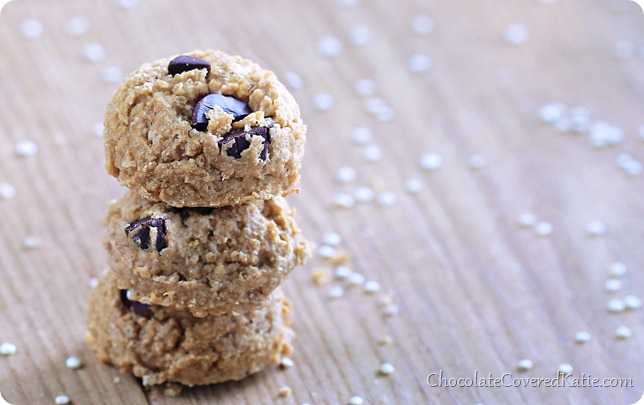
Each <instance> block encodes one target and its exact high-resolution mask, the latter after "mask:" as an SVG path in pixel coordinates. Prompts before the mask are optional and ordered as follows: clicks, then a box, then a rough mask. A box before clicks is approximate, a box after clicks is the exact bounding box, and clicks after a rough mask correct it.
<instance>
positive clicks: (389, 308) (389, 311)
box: [382, 304, 400, 317]
mask: <svg viewBox="0 0 644 405" xmlns="http://www.w3.org/2000/svg"><path fill="white" fill-rule="evenodd" d="M399 312H400V308H399V307H398V305H396V304H388V305H386V306H385V307H384V308H383V310H382V313H383V314H384V315H385V316H388V317H391V316H394V315H398V313H399Z"/></svg>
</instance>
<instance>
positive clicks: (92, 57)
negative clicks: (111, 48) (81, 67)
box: [83, 42, 106, 62]
mask: <svg viewBox="0 0 644 405" xmlns="http://www.w3.org/2000/svg"><path fill="white" fill-rule="evenodd" d="M83 56H84V57H85V59H86V60H88V61H90V62H100V61H102V60H103V59H105V56H106V52H105V48H104V47H103V45H101V44H99V43H97V42H90V43H88V44H86V45H85V47H84V48H83Z"/></svg>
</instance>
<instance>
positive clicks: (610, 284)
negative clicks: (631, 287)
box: [604, 278, 623, 293]
mask: <svg viewBox="0 0 644 405" xmlns="http://www.w3.org/2000/svg"><path fill="white" fill-rule="evenodd" d="M622 286H623V283H622V280H619V279H616V278H611V279H608V280H606V282H605V283H604V291H606V292H607V293H613V292H617V291H619V290H621V289H622Z"/></svg>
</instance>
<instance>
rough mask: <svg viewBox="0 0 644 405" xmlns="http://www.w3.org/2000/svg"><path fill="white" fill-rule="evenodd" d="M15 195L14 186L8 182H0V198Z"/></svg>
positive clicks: (5, 198)
mask: <svg viewBox="0 0 644 405" xmlns="http://www.w3.org/2000/svg"><path fill="white" fill-rule="evenodd" d="M15 196H16V187H14V186H13V184H9V183H0V200H11V199H13V198H14V197H15Z"/></svg>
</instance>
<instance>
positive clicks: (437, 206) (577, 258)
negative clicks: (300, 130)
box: [0, 0, 644, 405]
mask: <svg viewBox="0 0 644 405" xmlns="http://www.w3.org/2000/svg"><path fill="white" fill-rule="evenodd" d="M340 3H341V2H338V1H333V0H322V1H317V2H313V1H295V0H291V1H289V0H277V1H272V2H260V1H252V2H251V1H246V2H239V1H232V0H224V1H216V2H215V1H206V0H190V1H181V2H179V1H169V0H155V1H152V0H140V1H139V2H138V4H137V5H136V6H135V7H133V8H129V9H123V8H120V7H118V5H117V3H116V2H114V1H103V0H102V1H92V2H89V1H71V0H65V1H61V0H58V1H45V0H18V1H14V2H12V3H11V4H10V5H8V6H7V7H6V8H5V9H4V10H3V11H2V14H1V16H0V55H1V56H2V57H1V61H0V97H1V99H2V108H1V109H0V140H1V145H2V146H1V147H0V183H11V184H13V185H14V186H15V187H16V189H17V194H16V197H15V198H13V199H9V200H6V201H2V200H0V213H1V215H2V220H1V221H0V238H1V241H0V242H1V243H0V263H1V264H0V271H1V272H0V275H1V287H0V325H1V326H0V341H2V342H13V343H15V344H16V345H17V348H18V351H17V353H16V354H14V355H12V356H8V357H0V392H2V395H3V396H4V397H5V398H6V399H7V400H9V402H11V403H13V404H20V405H22V404H30V405H31V404H52V403H53V402H54V397H55V396H56V395H59V394H63V393H64V394H66V395H68V396H69V397H70V398H71V399H72V400H73V403H74V404H128V405H131V404H135V405H136V404H147V403H152V404H168V405H169V404H214V403H230V404H237V403H247V404H260V403H276V404H301V403H305V402H308V403H311V404H345V403H347V402H348V401H349V398H350V397H351V396H352V395H360V396H362V397H363V398H364V400H365V403H368V404H380V403H391V404H418V403H432V404H446V403H456V404H474V403H485V404H510V403H512V404H517V403H529V404H537V403H549V404H582V403H583V404H591V403H597V404H608V403H611V404H631V403H634V402H635V401H636V400H637V399H638V398H639V397H640V395H641V393H642V392H643V391H644V381H643V378H644V354H643V353H644V322H643V320H644V317H643V315H642V310H641V309H639V310H633V311H627V312H626V313H623V314H610V313H609V312H607V309H606V307H607V302H608V300H609V298H612V297H613V296H614V297H623V296H624V295H627V294H633V295H636V296H639V297H640V298H644V272H642V269H643V268H644V249H643V248H642V246H644V216H643V213H644V199H643V198H642V196H643V192H644V183H643V182H644V176H641V175H640V176H627V175H625V174H624V173H623V172H622V171H621V170H620V169H619V168H618V167H617V165H616V163H615V160H616V158H617V156H618V155H619V154H620V153H629V154H631V155H632V156H633V157H634V158H636V159H639V160H640V161H644V142H640V141H638V140H637V135H636V129H637V127H638V126H639V125H642V124H644V117H643V116H642V111H643V110H644V75H642V71H643V69H644V59H643V56H642V55H640V56H638V55H637V53H638V52H639V53H640V54H641V51H642V50H641V49H640V47H641V46H642V45H644V15H643V13H642V11H641V9H639V8H638V6H637V5H636V4H635V3H632V2H630V1H627V0H614V1H612V0H611V1H609V0H597V1H592V2H589V1H582V0H566V1H558V2H556V3H554V4H550V5H547V4H542V3H540V2H539V1H537V0H530V1H527V0H526V1H511V0H499V1H494V2H489V1H473V0H468V1H458V2H457V1H420V0H405V1H396V2H393V1H386V0H362V1H361V2H359V4H358V5H357V6H355V7H343V6H341V5H340ZM419 13H427V14H429V15H431V17H432V18H433V19H434V21H435V31H434V32H433V33H432V34H431V35H429V36H427V37H422V36H419V35H417V34H414V32H413V31H412V29H411V25H410V24H411V20H412V18H413V17H414V15H416V14H419ZM73 16H86V17H87V18H88V19H89V21H90V29H89V31H88V32H87V33H86V34H84V35H82V36H79V37H70V36H69V35H67V34H66V33H65V28H64V26H65V23H66V21H68V20H69V19H70V18H71V17H73ZM29 18H35V19H37V20H39V21H41V22H42V25H43V29H44V32H43V35H42V36H41V37H39V38H35V39H27V38H24V36H23V35H22V34H21V28H20V27H21V23H22V22H23V21H25V20H26V19H29ZM515 23H517V24H523V25H524V26H526V27H527V28H528V30H529V33H530V38H529V40H528V42H527V43H526V44H525V45H521V46H512V45H509V44H508V43H506V41H505V40H504V39H503V33H504V31H505V30H506V28H507V27H508V26H509V25H511V24H515ZM357 26H366V27H369V28H370V29H371V30H372V32H373V38H372V40H371V42H370V43H369V44H367V45H365V46H362V47H358V46H355V45H352V44H351V43H350V41H349V39H348V38H349V32H350V30H351V29H352V28H354V27H357ZM324 35H335V36H337V37H339V38H340V39H341V40H342V41H343V43H344V50H343V52H342V53H341V54H340V55H339V56H338V57H336V58H332V59H324V58H322V57H320V56H319V55H318V54H317V51H316V42H317V40H318V39H319V38H321V37H322V36H324ZM618 41H629V42H630V43H632V44H634V46H635V47H636V49H635V53H636V54H635V56H634V57H633V58H631V59H628V60H618V59H616V58H615V57H614V49H615V44H616V43H617V42H618ZM90 42H96V43H100V44H102V45H103V46H104V48H105V51H106V55H107V56H106V58H105V60H103V61H100V62H98V63H91V62H89V61H86V60H85V59H84V58H83V48H84V46H85V44H87V43H90ZM203 48H219V49H222V50H224V51H227V52H230V53H237V54H240V55H243V56H245V57H248V58H250V59H253V60H255V61H257V62H259V63H260V64H262V65H264V66H265V67H268V68H270V69H272V70H274V71H275V72H276V73H277V74H278V75H280V76H282V77H283V76H284V74H285V73H286V72H289V71H293V72H297V73H298V74H300V75H301V76H302V78H303V80H304V87H303V88H302V89H299V90H293V93H294V95H295V96H296V98H297V99H298V101H299V102H300V105H301V108H302V113H303V117H304V119H305V121H306V123H307V124H308V126H309V137H308V142H307V151H306V159H305V163H304V167H303V170H302V174H303V178H302V184H301V189H302V192H301V193H300V194H299V195H294V196H291V197H289V198H290V200H291V201H292V203H293V204H294V205H295V206H296V207H297V208H298V216H299V221H300V223H301V227H302V228H303V230H304V232H305V233H306V235H308V237H309V238H310V239H311V240H313V241H315V242H320V241H321V240H322V238H323V236H324V234H325V233H327V232H331V231H334V232H338V233H340V234H341V235H342V237H343V242H342V246H341V249H342V250H345V251H346V252H348V253H349V256H350V260H349V262H348V263H347V265H348V266H350V267H352V268H353V269H354V270H355V271H358V272H360V273H362V274H363V275H364V276H365V277H366V278H367V279H369V280H376V281H378V282H380V283H381V285H382V286H383V291H381V292H379V293H377V294H375V295H367V294H365V293H364V292H363V291H362V290H361V288H353V289H349V288H347V289H346V290H345V295H344V296H343V297H341V298H337V299H335V300H331V299H329V298H328V297H327V292H328V291H329V289H330V288H332V287H333V286H336V285H342V283H340V282H337V281H335V282H331V283H329V284H325V285H322V286H316V285H314V284H313V283H312V282H311V274H312V272H313V271H315V269H317V268H320V267H324V266H326V264H325V262H324V260H322V259H320V258H316V259H315V260H312V261H311V263H310V264H309V265H307V266H306V267H305V268H301V269H298V270H296V271H295V272H294V273H293V274H292V276H291V277H290V278H289V280H288V281H287V282H286V283H285V284H284V286H285V289H286V292H287V293H288V294H289V295H290V297H291V298H292V300H293V302H294V322H295V323H294V325H295V329H296V331H297V333H298V339H297V341H296V352H295V353H294V355H293V360H294V361H295V366H294V367H292V368H290V369H287V370H279V369H277V368H271V369H268V370H266V371H264V372H262V373H260V374H259V375H256V376H253V377H250V378H248V379H247V380H245V381H242V382H238V383H227V384H220V385H216V386H208V387H200V388H195V389H189V390H185V391H184V393H183V394H182V395H181V397H179V398H164V397H163V395H162V394H161V393H160V392H159V391H158V390H152V391H145V390H144V389H142V388H141V386H140V384H139V382H138V381H137V380H135V379H134V378H132V377H129V376H118V374H117V372H116V371H115V370H114V369H113V368H111V367H110V366H107V365H104V364H101V363H99V362H98V361H97V360H96V359H95V358H94V356H93V354H92V353H91V351H90V350H89V349H88V347H87V346H86V344H85V343H84V333H85V312H86V297H87V294H88V292H89V290H90V285H89V280H90V278H91V277H94V276H97V275H98V274H100V273H101V272H102V271H103V270H104V269H105V263H106V255H105V252H104V251H103V248H102V246H101V239H102V236H103V229H102V224H101V221H102V217H103V214H104V212H105V209H106V205H107V202H108V201H109V200H110V199H112V198H114V197H116V196H118V195H120V194H121V193H122V192H123V191H124V190H123V189H122V188H121V187H119V186H118V184H117V182H116V181H115V180H114V179H113V178H111V177H109V176H108V175H107V174H105V172H104V170H103V149H102V141H101V138H100V137H98V136H96V135H94V134H93V127H94V125H95V124H96V123H97V122H100V121H101V120H102V119H103V113H104V109H105V105H106V103H107V101H108V100H109V97H110V95H111V93H112V92H113V91H114V90H115V88H116V84H108V83H106V82H105V81H104V80H103V79H102V78H101V74H102V71H103V69H105V68H106V67H108V66H116V67H118V68H120V69H122V70H123V72H125V73H127V72H130V71H132V70H133V69H135V68H136V67H137V66H138V65H140V64H141V63H143V62H146V61H152V60H155V59H157V58H160V57H164V56H167V55H171V54H176V53H181V52H183V51H187V50H191V49H203ZM417 52H420V53H426V54H427V55H429V56H430V57H431V60H432V63H433V64H432V68H431V69H430V71H429V72H427V73H424V74H414V73H411V72H410V70H409V68H408V66H407V60H408V58H409V57H410V56H411V55H412V54H414V53H417ZM363 77H367V78H371V79H373V80H375V82H376V83H377V90H376V96H378V97H382V98H383V99H384V100H386V101H387V102H388V103H389V104H390V105H391V106H392V107H393V108H394V109H395V112H396V116H395V119H393V120H392V121H390V122H380V121H378V120H377V119H375V118H374V117H372V116H371V115H370V114H368V113H367V112H366V111H365V108H364V98H363V97H361V96H359V95H357V94H356V92H355V91H354V90H353V88H354V84H355V82H356V81H357V80H358V79H360V78H363ZM321 92H327V93H329V94H331V95H333V97H334V98H335V107H334V108H333V110H332V111H327V112H321V111H318V110H317V109H316V108H315V106H314V102H313V98H314V95H315V94H317V93H321ZM549 101H561V102H564V103H565V104H567V105H569V106H575V105H584V106H587V107H588V108H589V109H590V111H591V117H592V120H593V121H598V120H605V121H608V122H610V123H612V124H614V125H617V126H619V127H621V128H623V129H624V131H625V139H624V141H623V142H622V143H620V144H619V145H617V146H614V147H611V148H607V149H602V150H595V149H593V148H592V147H590V145H589V144H588V141H587V134H581V135H574V134H559V133H557V132H556V131H555V130H554V129H553V127H552V126H551V125H544V124H541V123H540V122H539V120H538V117H537V115H538V111H539V108H540V107H541V106H542V105H543V104H545V103H547V102H549ZM360 125H364V126H368V127H369V128H371V129H372V130H373V132H374V140H373V143H374V144H376V145H378V146H379V147H380V148H381V149H382V150H383V157H382V159H381V161H379V162H377V163H366V162H365V161H364V159H363V155H362V154H363V149H364V147H363V146H358V145H355V144H353V143H352V142H351V140H350V133H351V130H352V129H353V128H354V127H356V126H360ZM25 139H29V140H33V141H35V142H36V143H37V144H38V146H39V152H38V154H37V156H33V157H27V158H23V157H19V156H17V155H16V154H15V153H14V147H15V144H16V143H17V142H19V141H21V140H25ZM428 151H433V152H436V153H439V154H441V155H442V156H443V158H444V165H443V167H442V168H441V169H440V170H438V171H436V172H433V173H429V172H426V171H422V170H421V169H420V166H419V163H418V161H419V158H420V156H421V154H422V153H423V152H428ZM472 154H483V155H485V156H486V157H487V159H488V164H487V166H485V167H484V168H482V169H480V170H472V169H470V168H468V158H469V156H470V155H472ZM342 166H352V167H354V168H356V170H357V171H358V180H357V181H356V182H354V183H352V184H348V185H346V184H339V183H338V182H337V181H336V180H335V179H334V176H335V172H336V170H337V169H338V168H340V167H342ZM409 178H418V179H420V180H421V181H422V186H423V188H422V191H421V192H420V193H419V194H418V195H412V194H409V193H407V192H405V187H404V183H405V181H406V180H407V179H409ZM358 185H369V186H371V187H374V188H375V189H378V190H381V191H392V192H394V193H395V195H396V196H397V198H398V202H397V204H396V205H394V206H392V207H383V206H381V205H379V204H378V203H377V202H370V203H361V204H358V205H357V206H356V207H354V208H349V209H339V208H335V207H334V203H333V201H334V196H335V194H336V193H338V192H340V191H346V192H353V191H355V189H356V187H357V186H358ZM525 212H528V213H533V214H534V215H536V216H537V217H538V218H539V219H542V220H545V221H548V222H550V223H551V224H552V225H553V232H552V234H551V235H550V236H545V237H542V236H538V235H536V234H535V232H533V231H532V230H526V229H521V228H520V227H518V226H517V217H518V216H519V215H520V214H522V213H525ZM592 221H602V222H603V223H605V224H606V225H607V228H608V231H607V233H606V235H603V236H599V237H589V236H588V235H586V233H585V227H586V225H587V224H588V223H590V222H592ZM30 235H34V236H37V237H38V238H39V239H40V240H41V241H42V246H41V247H40V248H38V249H33V250H27V249H24V247H23V241H24V239H25V238H26V237H28V236H30ZM616 261H620V262H623V263H625V264H626V266H627V268H628V269H629V272H628V273H627V274H626V275H625V276H623V277H622V280H623V281H624V287H623V289H622V290H621V291H619V292H616V293H614V294H606V293H605V292H604V283H605V281H606V280H607V279H608V277H609V276H608V269H609V267H610V264H611V263H612V262H616ZM327 267H328V266H327ZM385 296H390V297H391V299H392V302H393V304H395V305H397V306H398V307H399V313H398V314H395V315H393V316H390V317H388V316H385V314H384V311H383V308H382V307H381V306H380V305H379V302H381V300H382V299H383V297H385ZM619 325H626V326H628V327H629V328H630V329H631V330H632V332H633V336H632V337H631V338H630V339H626V340H623V341H619V340H617V339H616V338H615V329H616V328H617V327H618V326H619ZM579 330H585V331H588V332H589V333H590V335H591V336H592V339H591V341H590V342H588V343H586V344H583V345H581V344H575V343H574V337H575V333H576V332H577V331H579ZM386 336H389V337H390V338H391V344H388V345H382V344H380V343H379V340H381V339H382V338H383V337H386ZM70 355H76V356H79V357H81V358H82V360H83V363H84V367H83V368H82V369H80V370H70V369H68V368H66V366H65V359H66V357H67V356H70ZM523 358H529V359H531V360H532V361H533V362H534V368H533V369H532V370H530V371H527V372H524V373H520V372H518V371H517V370H516V367H517V362H518V361H519V360H520V359H523ZM381 362H390V363H391V364H392V365H394V367H395V369H396V371H395V372H394V373H393V374H392V375H391V376H388V377H383V376H378V375H377V369H378V366H379V364H380V363H381ZM560 363H570V364H571V365H572V366H573V367H574V373H573V376H575V377H579V376H581V373H586V374H591V375H592V376H593V377H598V378H600V379H603V378H605V377H627V378H632V380H633V386H632V387H627V388H571V387H566V388H512V387H510V388H498V387H497V388H485V387H469V388H468V387H465V388H439V387H430V386H429V385H428V383H427V381H426V379H427V376H428V374H430V373H438V372H439V371H440V370H442V371H443V373H444V375H445V376H446V377H456V378H459V377H471V376H473V375H474V373H475V370H478V372H479V373H480V375H481V376H487V375H488V373H492V374H493V375H494V376H497V377H501V376H502V375H503V373H506V372H510V373H512V374H513V376H514V377H554V376H555V375H556V372H557V371H556V370H557V368H558V366H559V364H560ZM282 386H289V387H291V388H292V390H293V395H292V396H291V397H288V398H281V397H279V396H278V391H279V389H280V387H282Z"/></svg>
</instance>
